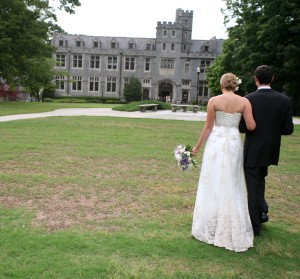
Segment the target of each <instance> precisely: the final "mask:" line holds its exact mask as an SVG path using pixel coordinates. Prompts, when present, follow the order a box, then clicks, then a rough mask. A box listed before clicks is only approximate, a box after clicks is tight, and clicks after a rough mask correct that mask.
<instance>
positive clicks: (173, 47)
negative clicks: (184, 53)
mask: <svg viewBox="0 0 300 279" xmlns="http://www.w3.org/2000/svg"><path fill="white" fill-rule="evenodd" d="M174 50H175V44H174V43H172V44H171V51H174Z"/></svg>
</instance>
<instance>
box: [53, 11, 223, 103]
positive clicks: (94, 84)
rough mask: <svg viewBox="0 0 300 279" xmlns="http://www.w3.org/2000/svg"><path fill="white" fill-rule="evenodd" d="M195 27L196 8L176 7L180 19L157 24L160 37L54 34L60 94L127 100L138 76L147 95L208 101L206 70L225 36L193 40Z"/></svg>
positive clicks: (176, 99) (220, 48) (144, 97)
mask: <svg viewBox="0 0 300 279" xmlns="http://www.w3.org/2000/svg"><path fill="white" fill-rule="evenodd" d="M192 26H193V11H183V10H182V9H177V10H176V18H175V22H158V23H157V27H156V38H128V37H102V36H86V35H71V34H58V33H55V34H54V35H53V39H52V45H53V46H54V47H55V48H56V51H55V53H54V54H53V57H54V58H55V59H56V61H57V64H56V67H55V68H56V70H61V71H62V74H61V75H60V76H57V79H56V83H57V86H58V89H57V91H56V94H57V95H58V96H97V97H101V96H102V97H104V98H120V99H123V97H124V96H123V89H124V86H125V84H126V83H127V82H129V80H130V78H132V77H137V78H139V79H140V81H141V83H142V90H143V99H160V100H165V101H170V102H173V103H175V102H181V103H192V102H195V101H196V100H198V102H200V101H202V100H203V101H205V100H207V99H208V98H209V90H208V88H207V86H206V81H205V69H206V67H207V66H209V65H211V64H213V63H214V60H215V58H216V57H217V56H218V55H219V54H220V53H221V51H222V43H223V39H216V38H215V37H213V38H212V39H210V40H192ZM65 72H68V75H65ZM197 91H198V93H199V95H198V97H197Z"/></svg>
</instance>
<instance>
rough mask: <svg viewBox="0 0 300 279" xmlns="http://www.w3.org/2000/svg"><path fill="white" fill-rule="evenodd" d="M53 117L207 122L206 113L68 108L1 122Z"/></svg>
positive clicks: (7, 117) (10, 116)
mask: <svg viewBox="0 0 300 279" xmlns="http://www.w3.org/2000/svg"><path fill="white" fill-rule="evenodd" d="M51 116H112V117H129V118H152V119H171V120H187V121H205V119H206V113H205V112H197V113H194V112H181V111H176V112H172V111H171V110H158V111H151V110H147V111H146V112H140V111H134V112H126V111H117V110H112V109H111V108H68V109H57V110H54V111H49V112H42V113H29V114H16V115H7V116H0V122H4V121H12V120H19V119H32V118H42V117H51Z"/></svg>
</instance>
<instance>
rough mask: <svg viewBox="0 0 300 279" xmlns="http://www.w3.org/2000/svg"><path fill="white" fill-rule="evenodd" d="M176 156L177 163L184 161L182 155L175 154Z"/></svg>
mask: <svg viewBox="0 0 300 279" xmlns="http://www.w3.org/2000/svg"><path fill="white" fill-rule="evenodd" d="M174 155H175V159H176V161H177V162H180V161H181V159H182V156H181V154H178V153H175V154H174Z"/></svg>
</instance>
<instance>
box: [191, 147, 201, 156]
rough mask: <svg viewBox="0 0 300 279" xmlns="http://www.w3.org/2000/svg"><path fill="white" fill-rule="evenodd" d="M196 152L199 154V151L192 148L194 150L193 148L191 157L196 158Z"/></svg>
mask: <svg viewBox="0 0 300 279" xmlns="http://www.w3.org/2000/svg"><path fill="white" fill-rule="evenodd" d="M198 152H199V151H198V150H197V149H196V147H194V148H193V152H192V155H193V156H197V154H198Z"/></svg>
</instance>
